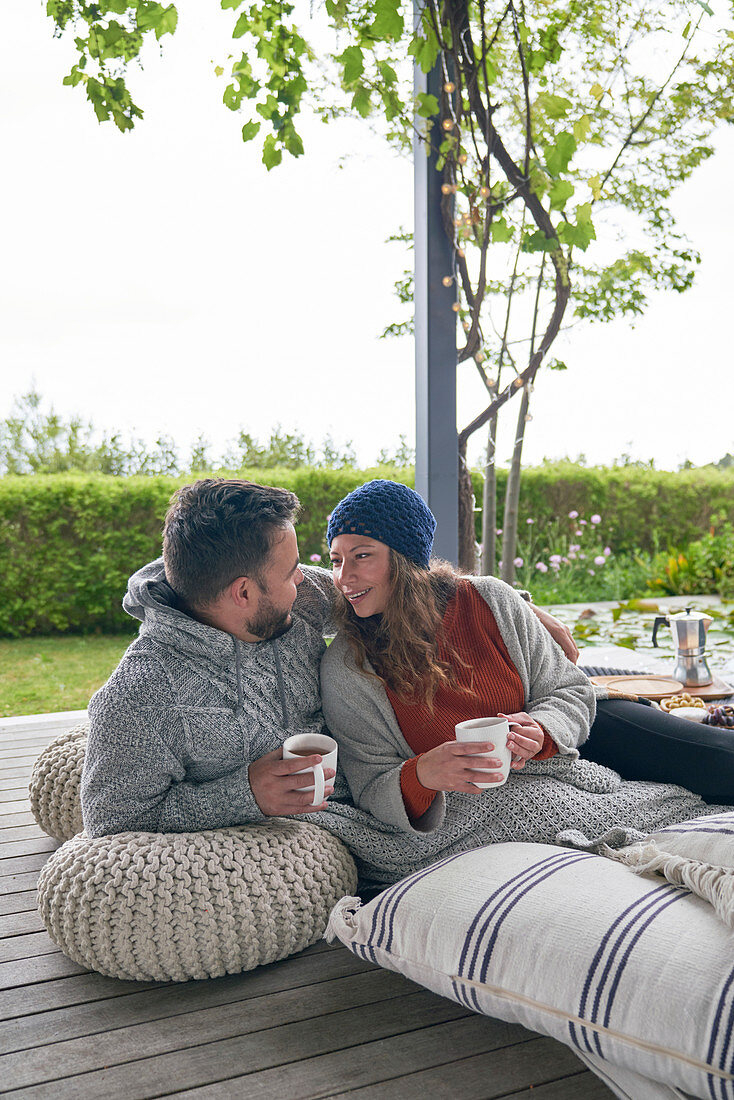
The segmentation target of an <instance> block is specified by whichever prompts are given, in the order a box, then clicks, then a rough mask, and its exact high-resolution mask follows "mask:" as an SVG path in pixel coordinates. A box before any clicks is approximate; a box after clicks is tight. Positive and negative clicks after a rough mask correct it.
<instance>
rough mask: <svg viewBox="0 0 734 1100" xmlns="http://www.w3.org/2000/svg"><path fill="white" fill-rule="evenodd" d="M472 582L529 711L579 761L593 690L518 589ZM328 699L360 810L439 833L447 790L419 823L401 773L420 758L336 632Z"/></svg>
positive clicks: (327, 668)
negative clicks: (409, 806) (412, 816)
mask: <svg viewBox="0 0 734 1100" xmlns="http://www.w3.org/2000/svg"><path fill="white" fill-rule="evenodd" d="M467 579H468V580H470V581H471V583H472V584H473V585H474V587H475V588H476V589H477V591H478V592H479V594H480V595H481V596H482V597H483V599H484V600H485V601H486V602H487V604H488V605H489V607H490V609H491V610H492V613H493V614H494V616H495V619H496V620H497V625H498V627H499V630H500V634H501V635H502V640H503V641H504V643H505V645H506V646H507V650H508V653H509V655H510V659H511V660H512V663H513V664H514V665H515V668H516V669H517V671H518V673H519V674H520V679H521V680H522V686H523V691H524V693H525V708H524V709H525V710H526V711H527V712H528V713H529V714H531V715H532V717H533V718H534V719H535V720H536V721H537V722H540V724H541V725H542V726H543V728H544V729H545V730H547V732H548V733H549V734H550V736H551V737H552V738H553V740H554V741H555V742H556V744H557V745H558V748H559V752H560V753H561V754H562V755H564V756H567V757H568V758H569V759H572V760H575V759H576V758H577V757H578V750H577V747H576V746H577V745H579V744H581V743H582V742H583V741H585V740H586V738H587V737H588V735H589V729H590V727H591V723H592V722H593V721H594V715H595V713H596V699H595V694H594V688H593V687H592V685H591V683H590V682H589V680H588V679H587V677H586V676H584V674H583V673H582V672H579V670H578V669H577V668H576V666H575V665H573V664H572V663H571V662H570V661H569V660H568V659H567V657H565V656H564V654H563V652H562V650H561V648H560V646H558V645H557V644H556V643H555V642H554V641H553V640H552V638H551V636H550V634H549V633H548V632H547V630H546V629H545V628H544V627H543V626H541V624H540V622H539V620H538V618H537V616H536V615H534V614H533V612H532V611H531V610H530V609H529V607H528V605H527V603H526V602H525V601H524V600H522V599H521V598H520V596H519V595H518V593H517V592H516V591H515V589H513V588H511V587H510V586H509V585H508V584H505V583H504V581H500V580H497V579H496V578H495V577H470V578H467ZM321 700H322V706H323V711H324V717H325V718H326V723H327V725H328V726H329V728H330V729H331V731H332V732H333V734H334V736H335V737H336V738H337V740H338V741H339V750H340V757H339V760H340V764H341V766H342V767H343V769H344V772H345V774H346V777H347V781H348V782H349V786H350V788H351V791H352V797H353V798H354V802H355V805H356V806H359V807H360V809H363V810H367V811H368V813H371V814H373V815H374V816H375V817H376V818H378V819H379V820H380V821H384V822H386V823H388V824H391V825H397V826H398V827H399V828H401V829H404V830H406V831H408V832H413V831H419V832H431V831H433V830H434V829H436V828H438V827H439V826H440V825H441V823H442V822H443V820H444V817H445V812H446V798H445V795H444V794H443V793H442V792H440V793H439V794H438V795H437V797H436V798H435V799H434V800H433V803H432V804H431V807H430V809H429V810H428V811H427V812H426V813H425V814H424V815H423V817H422V818H421V819H420V820H419V822H418V823H417V824H416V825H415V826H413V825H412V824H411V822H410V819H409V818H408V815H407V813H406V811H405V805H404V803H403V797H402V793H401V790H400V771H401V768H402V766H403V764H404V762H405V761H406V760H408V759H410V758H411V757H413V756H415V753H414V752H413V750H412V749H411V748H410V746H409V745H408V743H407V741H406V740H405V738H404V737H403V735H402V733H401V731H400V727H399V726H398V723H397V720H396V718H395V712H394V711H393V709H392V707H391V705H390V701H389V700H388V697H387V694H386V692H385V689H384V687H383V685H382V683H381V682H380V681H379V680H377V679H375V677H374V676H366V675H364V673H362V672H360V671H359V670H358V669H357V667H356V664H355V661H354V657H353V655H352V651H351V649H350V646H349V643H348V641H347V640H346V638H345V636H344V635H337V637H336V638H335V640H334V641H333V642H332V644H331V645H330V646H329V648H328V650H327V651H326V653H325V654H324V657H323V659H322V662H321ZM527 767H537V765H534V766H531V765H526V768H527ZM543 770H545V769H543ZM528 774H529V773H528Z"/></svg>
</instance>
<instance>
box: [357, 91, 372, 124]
mask: <svg viewBox="0 0 734 1100" xmlns="http://www.w3.org/2000/svg"><path fill="white" fill-rule="evenodd" d="M352 107H353V108H354V110H355V111H357V113H358V114H360V115H361V116H362V118H367V115H368V114H369V113H370V111H371V110H372V101H371V100H370V93H369V89H368V88H364V87H362V88H357V90H356V92H355V93H354V95H353V96H352Z"/></svg>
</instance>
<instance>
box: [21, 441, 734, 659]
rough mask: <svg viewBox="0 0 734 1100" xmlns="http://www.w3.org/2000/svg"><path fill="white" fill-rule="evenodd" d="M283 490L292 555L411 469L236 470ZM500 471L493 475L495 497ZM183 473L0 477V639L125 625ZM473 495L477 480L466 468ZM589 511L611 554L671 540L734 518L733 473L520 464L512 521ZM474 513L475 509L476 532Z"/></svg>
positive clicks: (316, 549) (318, 544)
mask: <svg viewBox="0 0 734 1100" xmlns="http://www.w3.org/2000/svg"><path fill="white" fill-rule="evenodd" d="M241 476H244V477H250V478H252V479H253V480H256V481H261V482H263V483H265V484H272V485H284V486H286V487H287V488H289V489H292V490H293V492H295V493H296V494H297V495H298V496H299V498H300V500H301V502H302V505H303V512H302V517H301V521H300V523H299V526H298V537H299V543H300V549H301V557H302V559H303V560H304V561H306V562H307V561H308V560H309V558H310V556H311V555H312V554H319V553H323V552H324V550H325V543H324V530H325V526H326V517H327V516H328V514H329V512H330V510H331V508H332V507H333V506H334V504H335V503H336V502H337V501H338V500H340V499H341V497H342V496H344V495H345V494H346V493H348V492H349V491H350V490H351V489H353V488H355V487H356V486H357V485H359V484H361V483H362V482H363V481H365V480H367V479H368V478H370V477H374V476H383V477H384V476H388V477H394V478H396V479H399V480H404V481H405V482H406V483H407V484H413V471H412V470H409V469H405V470H385V469H381V470H349V469H347V470H325V469H316V468H305V469H302V470H295V471H294V470H267V471H255V470H249V471H247V470H246V471H242V472H241ZM505 478H506V474H505V473H504V472H503V471H500V476H499V496H500V500H501V499H502V494H503V493H504V484H505ZM190 480H191V479H190V478H189V477H184V478H168V477H132V478H114V477H105V476H102V475H93V476H90V475H81V474H63V475H51V476H35V477H5V478H1V479H0V635H3V636H11V637H17V636H20V635H25V634H46V633H54V632H57V631H79V632H84V631H90V630H98V631H99V630H103V631H114V630H128V631H129V630H131V629H134V624H133V623H132V622H131V620H130V619H129V618H128V617H127V616H126V615H125V614H124V612H123V611H122V609H121V606H120V602H121V600H122V596H123V595H124V592H125V586H126V582H127V578H128V577H129V575H130V574H131V573H132V572H134V571H135V570H136V569H138V568H139V567H140V566H141V565H143V564H145V562H147V561H150V560H151V559H152V558H155V557H157V556H158V555H159V554H160V548H161V526H162V522H163V517H164V515H165V512H166V508H167V504H168V500H169V498H170V496H171V494H172V492H173V491H174V489H175V488H177V487H178V486H179V485H183V484H186V483H187V482H188V481H190ZM474 484H475V491H476V494H477V500H478V502H481V475H480V474H479V473H475V475H474ZM574 509H575V510H576V511H578V512H579V513H580V514H581V515H586V516H587V517H588V516H590V515H592V514H593V513H595V512H598V513H599V514H600V515H601V516H602V518H603V523H604V534H605V538H606V539H607V540H608V541H609V544H610V545H611V546H612V548H613V549H614V550H615V552H623V551H626V550H631V549H635V548H640V549H643V550H647V551H652V550H654V549H656V548H658V547H660V548H666V547H668V546H674V547H682V546H685V544H686V543H688V542H690V541H692V540H693V539H695V538H697V537H698V536H700V535H701V533H702V532H704V531H705V530H707V528H708V526H709V521H710V517H711V516H712V515H715V514H717V513H721V512H723V513H725V514H726V515H727V516H728V517H729V518H732V516H734V471H731V470H729V471H718V470H703V469H696V470H686V471H683V472H681V473H667V472H661V471H655V470H649V469H640V468H637V467H631V466H630V467H627V466H622V467H613V468H611V469H605V468H593V467H590V468H586V467H579V466H574V465H573V464H571V463H558V464H555V465H547V466H544V467H534V468H530V469H527V470H525V471H524V473H523V478H522V491H521V523H522V522H524V520H525V519H526V518H528V517H530V518H532V519H534V520H535V522H536V524H539V525H541V524H542V523H544V522H547V521H549V520H551V519H553V518H555V517H557V516H565V515H567V513H568V512H569V511H571V510H574ZM480 522H481V517H480V515H479V513H477V530H478V531H479V525H480Z"/></svg>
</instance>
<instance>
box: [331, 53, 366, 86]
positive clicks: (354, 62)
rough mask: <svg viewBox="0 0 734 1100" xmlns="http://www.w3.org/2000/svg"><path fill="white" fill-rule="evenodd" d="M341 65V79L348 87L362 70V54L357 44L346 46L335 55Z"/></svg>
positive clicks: (357, 78)
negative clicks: (337, 55)
mask: <svg viewBox="0 0 734 1100" xmlns="http://www.w3.org/2000/svg"><path fill="white" fill-rule="evenodd" d="M337 61H338V62H339V63H340V64H341V66H342V81H343V83H344V87H345V88H350V87H351V86H352V84H354V83H355V82H356V81H357V80H359V78H360V76H361V75H362V73H363V72H364V54H363V53H362V50H361V49H360V48H359V46H347V48H346V50H344V52H343V53H341V54H340V55H339V57H337Z"/></svg>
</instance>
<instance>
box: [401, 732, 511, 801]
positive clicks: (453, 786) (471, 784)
mask: <svg viewBox="0 0 734 1100" xmlns="http://www.w3.org/2000/svg"><path fill="white" fill-rule="evenodd" d="M493 748H494V745H493V744H492V742H491V741H446V742H445V743H444V744H443V745H437V746H436V748H435V749H430V750H429V751H428V752H424V753H423V755H422V756H421V757H420V758H419V760H418V764H417V766H416V769H415V774H416V775H417V777H418V782H419V783H420V784H421V785H422V786H423V787H427V788H428V789H429V790H431V791H464V792H466V793H467V794H482V793H483V791H482V790H481V789H480V788H479V787H477V786H475V783H477V782H478V783H501V782H502V771H501V770H500V771H497V770H496V769H497V768H499V769H501V768H502V761H501V760H498V759H497V758H496V757H493V756H489V757H487V756H477V753H483V752H491V751H492V749H493ZM477 768H484V769H495V771H489V770H485V771H483V772H481V773H478V772H477V771H476V769H477Z"/></svg>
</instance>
